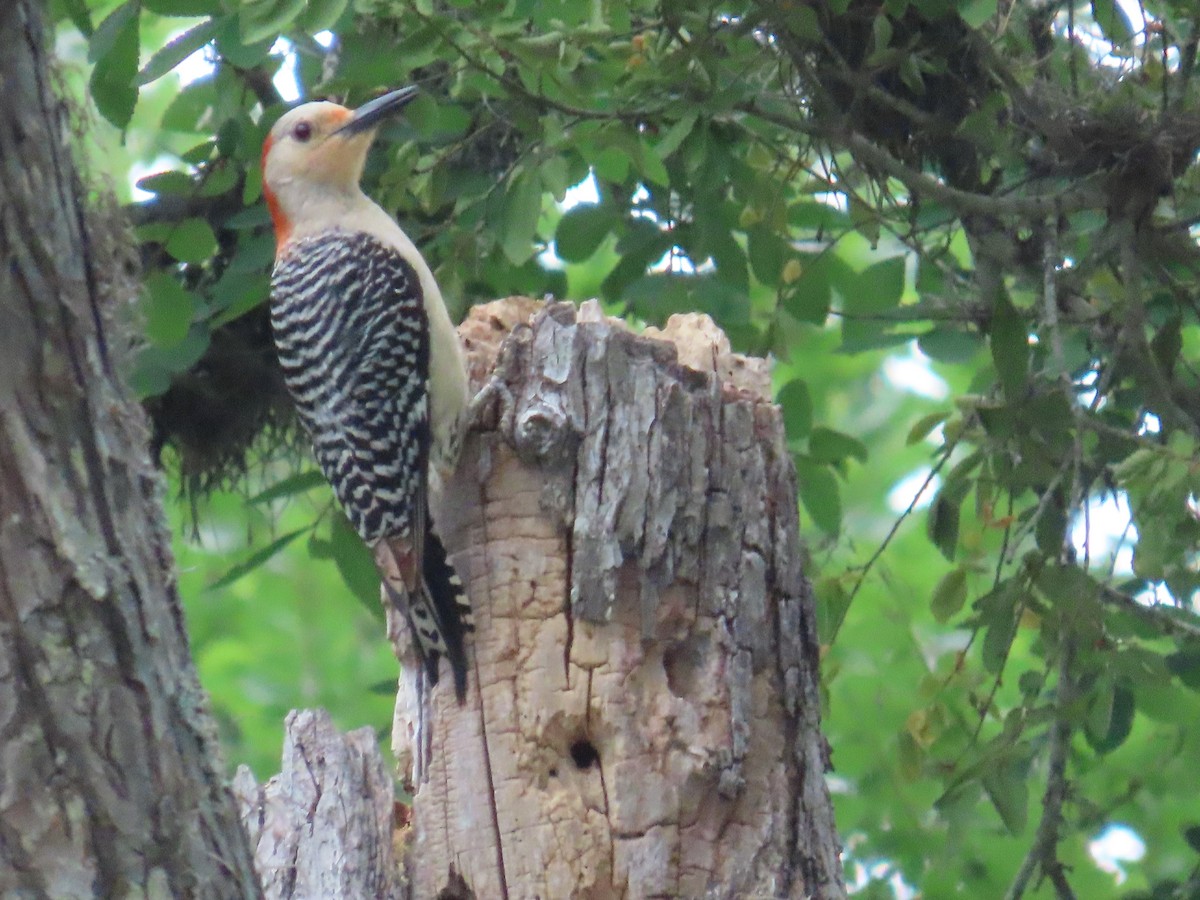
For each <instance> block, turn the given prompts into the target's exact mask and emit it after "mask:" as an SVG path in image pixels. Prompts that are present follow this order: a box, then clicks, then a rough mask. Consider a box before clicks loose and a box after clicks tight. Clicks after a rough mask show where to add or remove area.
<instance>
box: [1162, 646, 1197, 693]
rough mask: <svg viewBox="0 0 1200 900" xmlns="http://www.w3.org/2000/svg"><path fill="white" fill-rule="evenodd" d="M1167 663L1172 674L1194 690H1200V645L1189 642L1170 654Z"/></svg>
mask: <svg viewBox="0 0 1200 900" xmlns="http://www.w3.org/2000/svg"><path fill="white" fill-rule="evenodd" d="M1166 663H1167V668H1168V669H1169V670H1170V672H1171V674H1172V675H1174V676H1175V677H1176V678H1178V679H1179V680H1180V681H1182V682H1183V683H1184V684H1185V685H1187V686H1188V687H1190V688H1191V689H1192V690H1200V645H1198V644H1195V643H1193V644H1188V645H1186V646H1184V647H1183V648H1182V649H1180V650H1178V651H1177V652H1175V653H1171V654H1168V655H1167V658H1166Z"/></svg>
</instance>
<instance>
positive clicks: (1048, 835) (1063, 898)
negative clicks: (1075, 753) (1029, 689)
mask: <svg viewBox="0 0 1200 900" xmlns="http://www.w3.org/2000/svg"><path fill="white" fill-rule="evenodd" d="M1074 661H1075V643H1074V636H1073V635H1072V634H1071V633H1070V630H1069V629H1068V627H1067V626H1066V624H1064V625H1063V632H1062V645H1061V650H1060V657H1059V662H1058V689H1057V692H1056V693H1057V696H1056V697H1055V703H1054V721H1053V723H1052V724H1051V725H1050V750H1049V766H1048V771H1047V774H1046V793H1045V795H1044V796H1043V798H1042V818H1041V820H1040V821H1039V822H1038V827H1037V832H1036V833H1035V834H1034V836H1033V843H1032V844H1031V845H1030V847H1029V852H1028V853H1026V854H1025V859H1024V860H1023V861H1022V863H1021V868H1020V869H1018V870H1017V874H1016V877H1015V878H1014V879H1013V882H1012V885H1011V886H1010V887H1009V889H1008V893H1007V894H1005V895H1004V897H1005V900H1020V898H1021V897H1022V896H1024V894H1025V890H1026V888H1027V887H1029V882H1030V880H1031V879H1032V878H1033V875H1034V872H1036V871H1038V870H1040V871H1041V873H1042V874H1043V875H1044V876H1046V877H1047V878H1049V879H1050V883H1051V884H1053V885H1054V893H1055V895H1056V896H1057V897H1058V898H1059V900H1075V893H1074V891H1072V890H1071V885H1070V884H1069V883H1068V882H1067V879H1066V875H1065V874H1064V872H1063V865H1062V863H1061V862H1059V859H1058V842H1059V837H1060V835H1059V830H1060V829H1061V828H1062V810H1063V803H1064V802H1065V801H1066V799H1067V753H1068V751H1069V750H1070V746H1071V734H1072V731H1073V730H1074V729H1073V726H1072V723H1071V709H1070V707H1071V704H1072V703H1073V702H1074V700H1075V682H1074V676H1073V675H1072V673H1071V666H1072V664H1073V663H1074Z"/></svg>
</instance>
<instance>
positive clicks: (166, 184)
mask: <svg viewBox="0 0 1200 900" xmlns="http://www.w3.org/2000/svg"><path fill="white" fill-rule="evenodd" d="M137 186H138V190H142V191H147V192H149V193H151V194H176V195H179V196H187V195H190V194H192V193H194V192H195V190H196V181H195V179H194V178H192V176H191V175H189V174H187V172H177V171H175V170H172V169H168V170H167V171H165V172H155V173H154V174H153V175H147V176H146V177H145V178H139V179H138V183H137Z"/></svg>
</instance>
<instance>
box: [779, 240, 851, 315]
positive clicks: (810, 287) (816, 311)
mask: <svg viewBox="0 0 1200 900" xmlns="http://www.w3.org/2000/svg"><path fill="white" fill-rule="evenodd" d="M798 262H799V263H800V277H799V278H797V279H796V280H795V281H794V282H793V283H792V284H790V285H789V286H788V288H787V289H786V290H785V291H784V293H783V308H784V309H786V310H787V311H788V313H789V314H791V315H793V316H795V317H796V318H797V319H799V320H800V321H801V322H810V323H812V324H813V325H824V324H825V320H826V319H827V318H828V317H829V307H830V303H831V300H832V295H833V292H832V282H831V277H832V276H833V272H834V269H835V268H836V266H837V263H835V262H834V256H833V254H832V253H831V252H828V251H827V252H825V253H822V254H820V255H818V256H812V257H808V258H801V259H800V260H798ZM838 262H840V260H839V261H838ZM789 265H791V263H789ZM785 277H786V276H785Z"/></svg>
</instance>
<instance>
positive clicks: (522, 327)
mask: <svg viewBox="0 0 1200 900" xmlns="http://www.w3.org/2000/svg"><path fill="white" fill-rule="evenodd" d="M510 332H511V336H509V335H510ZM460 333H461V334H462V335H463V338H464V340H465V342H466V345H467V347H468V349H469V354H470V367H471V372H472V378H473V381H474V383H475V385H476V387H482V388H483V391H484V393H483V394H482V395H481V396H480V399H479V400H478V401H477V406H478V412H479V417H478V421H477V423H476V425H477V430H476V432H475V434H474V435H473V436H472V438H471V439H470V440H469V441H468V444H467V447H466V449H465V451H464V457H463V460H462V464H461V465H460V467H459V470H458V472H457V473H456V475H455V476H454V478H453V479H451V480H450V481H449V483H448V484H447V485H446V490H445V495H444V497H443V502H442V503H440V505H438V506H436V507H435V521H436V523H437V524H438V526H439V530H440V531H441V533H442V534H443V536H444V537H445V540H446V543H447V546H448V548H449V549H450V551H451V553H452V555H453V557H454V561H455V564H456V565H457V567H458V570H459V573H460V574H461V575H462V577H463V580H464V582H466V583H467V585H468V589H469V591H470V594H471V598H472V602H473V604H474V608H475V622H476V631H475V634H474V640H473V649H472V655H473V661H474V672H473V676H472V684H471V689H470V696H469V698H468V701H467V704H466V705H465V706H463V707H459V706H458V705H457V704H456V703H455V701H454V692H453V691H452V690H450V689H448V688H447V687H446V686H442V687H441V688H439V689H437V690H435V691H433V692H432V693H429V692H425V691H423V690H421V689H420V687H421V686H420V685H419V683H418V681H417V679H419V678H420V669H419V667H418V666H414V665H406V666H405V672H406V673H408V674H406V676H405V678H404V679H402V684H401V691H400V695H399V697H398V701H397V710H396V721H395V730H394V735H393V742H394V749H395V751H396V755H397V759H398V760H400V761H401V767H402V774H403V773H406V774H407V776H408V780H409V782H410V784H411V786H412V788H413V790H414V801H413V810H412V819H411V823H410V825H409V826H408V827H407V829H406V832H405V834H403V835H402V840H403V844H404V847H405V850H406V852H405V856H404V866H405V868H406V872H407V877H408V879H409V880H410V882H411V890H412V896H414V897H420V898H431V897H435V896H441V897H447V898H450V897H472V896H474V897H479V898H514V900H517V898H533V897H542V898H567V897H578V898H607V897H699V896H706V897H729V898H733V897H751V896H752V897H764V898H768V897H797V898H798V897H840V896H843V895H844V887H843V885H842V877H841V865H840V862H839V851H840V847H839V842H838V839H837V835H836V831H835V826H834V822H833V814H832V809H831V805H830V801H829V795H828V792H827V789H826V785H825V781H824V769H825V765H826V752H825V745H824V741H823V739H822V737H821V734H820V700H819V696H818V681H817V662H818V646H817V638H816V631H815V621H814V616H813V605H812V595H811V592H810V588H809V585H808V583H807V581H806V580H805V578H804V575H803V571H802V561H801V559H802V557H801V550H800V543H799V536H798V522H797V508H796V496H797V494H796V484H795V474H794V470H793V466H792V462H791V458H790V456H789V453H788V450H787V447H786V445H785V443H784V434H783V426H782V420H781V416H780V412H779V409H778V407H776V406H775V405H774V404H773V403H772V402H771V392H770V379H769V376H768V372H767V369H766V364H765V362H763V361H756V360H747V359H744V358H741V357H738V356H736V355H733V354H731V353H730V352H729V347H728V342H727V341H726V340H725V338H724V336H723V335H722V334H721V333H720V332H719V330H717V329H716V327H715V326H713V325H712V323H711V321H710V320H708V319H707V317H703V316H685V317H675V318H673V319H672V322H671V323H670V324H669V325H668V327H667V329H666V330H665V331H663V332H658V333H656V334H657V336H656V337H651V336H637V335H635V334H633V333H632V332H630V331H629V330H628V329H627V328H626V327H625V326H624V325H623V324H621V323H619V322H617V321H614V320H609V319H606V318H605V317H604V316H603V315H602V314H601V313H600V311H599V308H598V307H597V306H596V305H595V304H584V305H583V307H582V308H580V309H578V310H577V309H576V308H575V307H574V306H572V305H570V304H564V303H551V304H540V303H536V302H534V301H530V300H525V299H520V298H512V299H509V300H505V301H498V302H496V303H492V304H489V305H486V306H482V307H477V308H476V309H474V310H472V312H471V315H470V316H469V318H468V320H467V321H466V322H465V323H464V324H463V326H462V328H461V330H460ZM506 338H507V340H505V339H506ZM406 641H407V638H406V637H403V638H402V639H401V642H400V644H399V646H401V647H403V646H406Z"/></svg>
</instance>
